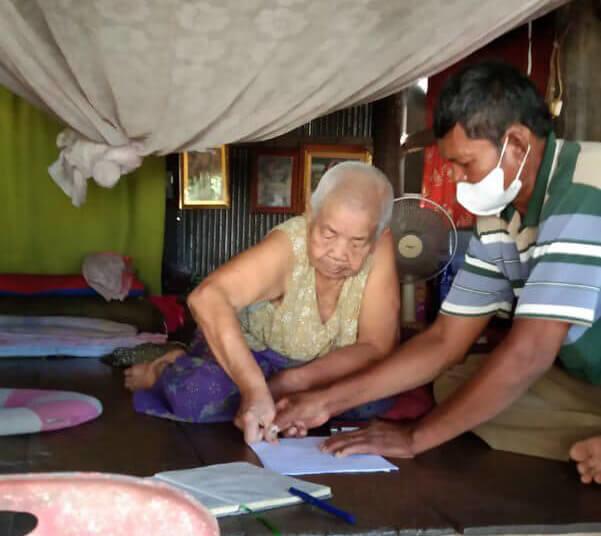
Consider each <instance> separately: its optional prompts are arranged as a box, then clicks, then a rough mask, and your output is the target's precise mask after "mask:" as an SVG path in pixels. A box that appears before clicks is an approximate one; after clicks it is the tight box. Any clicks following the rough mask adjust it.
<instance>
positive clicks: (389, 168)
mask: <svg viewBox="0 0 601 536" xmlns="http://www.w3.org/2000/svg"><path fill="white" fill-rule="evenodd" d="M401 110H402V107H401V94H400V93H396V94H394V95H390V96H389V97H385V98H384V99H381V100H379V101H376V102H374V104H373V115H372V130H371V132H372V138H373V143H374V152H373V164H374V166H376V167H377V168H379V169H381V170H382V171H383V172H384V173H385V174H386V176H387V177H388V178H389V179H390V182H391V183H392V186H393V187H394V190H395V194H397V195H398V194H401V193H402V192H401V191H400V188H401V185H400V161H401V145H400V138H401Z"/></svg>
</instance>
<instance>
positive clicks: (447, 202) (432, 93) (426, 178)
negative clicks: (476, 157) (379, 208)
mask: <svg viewBox="0 0 601 536" xmlns="http://www.w3.org/2000/svg"><path fill="white" fill-rule="evenodd" d="M553 39H554V18H553V15H552V14H551V15H547V16H545V17H542V18H540V19H538V20H536V21H534V23H533V25H532V74H531V79H532V81H533V82H534V83H535V85H536V86H537V88H538V90H539V91H540V92H541V93H542V94H543V95H544V94H545V88H546V85H547V79H548V77H549V59H550V57H551V51H552V49H553ZM491 59H495V60H502V61H504V62H506V63H510V64H511V65H513V66H514V67H516V68H518V69H520V70H521V71H522V72H524V73H525V72H526V71H527V67H528V25H524V26H521V27H520V28H517V29H516V30H513V31H511V32H509V33H507V34H505V35H503V36H501V37H499V38H498V39H496V40H495V41H493V42H492V43H489V44H488V45H487V46H485V47H484V48H481V49H480V50H478V51H476V52H474V53H473V54H472V55H470V56H468V57H467V58H465V59H463V60H462V61H460V62H458V63H456V64H454V65H452V66H451V67H449V68H448V69H446V70H444V71H442V72H440V73H438V74H437V75H435V76H433V77H431V78H430V79H429V80H428V95H427V97H426V123H427V125H428V126H429V127H431V126H432V115H433V113H434V106H435V104H436V101H437V99H438V95H439V94H440V90H441V88H442V85H443V84H444V82H445V81H446V79H447V78H448V77H449V76H450V75H452V74H453V73H455V72H457V71H458V70H459V69H460V68H462V67H464V66H465V65H469V64H473V63H478V62H480V61H483V60H491ZM422 194H423V195H424V196H425V197H428V198H429V199H431V200H432V201H434V202H436V203H438V204H439V205H442V206H443V207H444V208H445V209H446V210H447V211H448V212H449V213H450V214H451V216H452V217H453V220H454V221H455V224H456V225H457V227H459V228H466V227H471V226H472V225H473V224H474V216H473V215H472V214H470V213H469V212H467V211H466V210H465V209H464V208H463V207H462V206H461V205H459V204H458V203H457V200H456V197H455V181H454V180H453V175H452V169H451V166H450V165H449V164H448V163H447V162H446V161H445V160H444V159H443V158H442V157H441V156H440V153H439V152H438V147H437V146H435V145H433V146H431V147H428V148H426V150H425V155H424V175H423V182H422Z"/></svg>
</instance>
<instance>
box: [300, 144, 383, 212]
mask: <svg viewBox="0 0 601 536" xmlns="http://www.w3.org/2000/svg"><path fill="white" fill-rule="evenodd" d="M302 152H303V192H304V198H305V201H306V200H308V199H310V198H311V194H312V193H313V192H314V191H315V188H316V187H317V184H319V181H320V180H321V177H322V176H323V174H324V173H325V172H326V171H327V170H328V169H330V168H331V167H332V166H333V165H336V164H337V163H339V162H344V161H346V160H356V161H358V162H365V163H366V164H371V159H372V156H371V152H370V151H369V150H368V149H367V148H366V147H365V146H363V145H305V146H304V147H303V150H302Z"/></svg>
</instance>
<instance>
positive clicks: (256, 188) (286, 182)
mask: <svg viewBox="0 0 601 536" xmlns="http://www.w3.org/2000/svg"><path fill="white" fill-rule="evenodd" d="M299 201H300V188H299V184H298V151H295V150H287V149H257V150H256V151H255V154H254V161H253V180H252V185H251V206H252V210H253V211H255V212H277V213H295V212H299V211H300V208H301V207H300V203H299Z"/></svg>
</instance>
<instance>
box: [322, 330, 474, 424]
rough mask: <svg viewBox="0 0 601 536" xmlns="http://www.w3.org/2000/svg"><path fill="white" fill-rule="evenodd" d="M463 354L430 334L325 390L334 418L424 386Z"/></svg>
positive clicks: (421, 336)
mask: <svg viewBox="0 0 601 536" xmlns="http://www.w3.org/2000/svg"><path fill="white" fill-rule="evenodd" d="M462 355H463V351H462V350H460V351H458V352H453V351H452V350H449V349H448V348H445V344H444V341H443V339H442V337H441V336H440V335H439V334H438V333H437V332H436V331H435V330H432V329H430V330H427V331H425V332H423V333H422V334H420V335H417V336H415V337H413V338H412V339H410V340H409V341H407V342H406V343H405V344H403V345H402V346H401V347H400V348H398V349H397V350H396V351H395V352H394V353H393V354H392V355H391V356H389V357H386V358H384V359H382V360H380V361H378V362H377V363H376V364H374V365H372V366H370V367H368V368H366V369H365V370H363V371H360V372H358V373H356V374H354V375H352V376H350V377H349V378H348V379H345V380H343V381H341V382H338V383H336V384H334V385H332V386H331V387H329V388H327V389H325V390H324V393H323V396H324V397H325V404H326V408H327V411H328V413H329V414H330V415H337V414H339V413H341V412H343V411H346V410H348V409H350V408H353V407H356V406H358V405H361V404H365V403H367V402H371V401H373V400H378V399H380V398H385V397H387V396H392V395H394V394H397V393H400V392H404V391H408V390H410V389H414V388H415V387H419V386H420V385H424V384H426V383H428V382H430V381H432V380H433V379H434V378H436V377H437V376H438V375H439V374H440V373H441V372H442V371H443V370H445V369H446V368H448V367H449V366H450V365H451V364H452V363H454V362H455V361H456V360H458V359H460V358H461V357H462Z"/></svg>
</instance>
